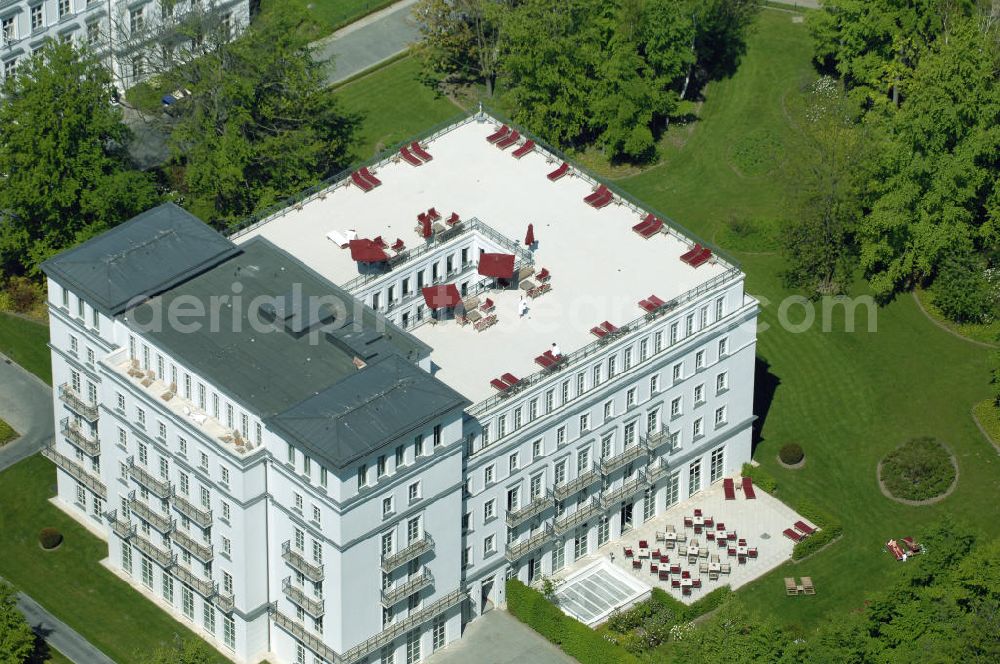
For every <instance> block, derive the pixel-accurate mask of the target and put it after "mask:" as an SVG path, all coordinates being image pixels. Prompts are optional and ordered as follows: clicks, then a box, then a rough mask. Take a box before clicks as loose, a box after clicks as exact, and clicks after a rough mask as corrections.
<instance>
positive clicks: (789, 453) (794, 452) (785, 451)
mask: <svg viewBox="0 0 1000 664" xmlns="http://www.w3.org/2000/svg"><path fill="white" fill-rule="evenodd" d="M804 457H805V452H803V451H802V446H801V445H799V444H798V443H788V444H787V445H784V446H783V447H782V448H781V451H779V452H778V458H780V459H781V463H783V464H786V465H789V466H794V465H795V464H797V463H799V462H800V461H802V459H803V458H804Z"/></svg>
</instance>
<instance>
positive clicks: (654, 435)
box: [639, 425, 670, 452]
mask: <svg viewBox="0 0 1000 664" xmlns="http://www.w3.org/2000/svg"><path fill="white" fill-rule="evenodd" d="M639 440H640V442H642V443H643V444H644V445H645V446H646V448H647V449H649V450H650V451H651V452H652V451H654V450H656V448H657V447H660V446H661V445H666V444H667V442H669V441H670V432H669V431H668V430H667V427H666V425H662V426H660V429H659V431H653V432H651V433H647V434H645V435H642V436H639Z"/></svg>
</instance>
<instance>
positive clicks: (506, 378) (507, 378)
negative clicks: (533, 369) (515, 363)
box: [500, 373, 521, 387]
mask: <svg viewBox="0 0 1000 664" xmlns="http://www.w3.org/2000/svg"><path fill="white" fill-rule="evenodd" d="M500 380H502V381H503V382H505V383H507V384H508V385H510V386H511V387H513V386H515V385H517V384H518V383H520V382H521V379H520V378H518V377H517V376H515V375H514V374H512V373H505V374H504V375H502V376H500Z"/></svg>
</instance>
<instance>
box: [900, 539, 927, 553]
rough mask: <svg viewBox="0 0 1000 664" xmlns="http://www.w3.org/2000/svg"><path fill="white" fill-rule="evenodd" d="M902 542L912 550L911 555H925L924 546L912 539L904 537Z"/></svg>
mask: <svg viewBox="0 0 1000 664" xmlns="http://www.w3.org/2000/svg"><path fill="white" fill-rule="evenodd" d="M902 542H903V544H905V545H906V548H907V549H909V550H910V553H923V550H924V547H923V545H922V544H918V543H917V542H914V541H913V538H912V537H904V538H903V539H902Z"/></svg>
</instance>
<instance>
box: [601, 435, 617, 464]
mask: <svg viewBox="0 0 1000 664" xmlns="http://www.w3.org/2000/svg"><path fill="white" fill-rule="evenodd" d="M614 453H615V435H614V434H613V433H609V434H607V435H605V436H604V438H602V439H601V458H602V459H608V458H610V457H611V456H612V455H613V454H614Z"/></svg>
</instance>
